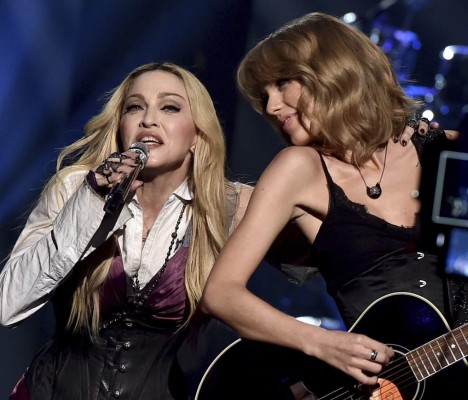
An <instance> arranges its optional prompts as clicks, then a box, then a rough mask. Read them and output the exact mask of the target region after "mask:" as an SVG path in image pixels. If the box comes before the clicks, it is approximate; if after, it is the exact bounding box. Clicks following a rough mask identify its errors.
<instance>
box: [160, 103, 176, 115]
mask: <svg viewBox="0 0 468 400" xmlns="http://www.w3.org/2000/svg"><path fill="white" fill-rule="evenodd" d="M161 110H162V111H164V112H166V113H168V114H175V113H178V112H179V111H180V107H179V106H176V105H174V104H165V105H163V106H162V107H161Z"/></svg>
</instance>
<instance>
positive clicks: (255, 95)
mask: <svg viewBox="0 0 468 400" xmlns="http://www.w3.org/2000/svg"><path fill="white" fill-rule="evenodd" d="M237 79H238V86H239V89H240V91H241V93H242V94H243V95H244V96H245V97H246V98H247V100H248V101H249V102H250V103H251V104H252V106H253V107H254V109H255V110H257V111H258V112H260V113H262V114H264V115H265V116H266V117H267V118H269V119H270V121H271V122H272V124H274V125H275V126H277V122H275V120H274V119H273V118H272V117H270V116H268V115H267V114H266V112H265V105H266V103H265V94H264V87H265V86H266V85H268V84H271V83H275V82H277V81H279V80H282V79H297V80H298V81H299V82H301V83H302V84H303V87H304V89H303V91H302V94H301V98H300V100H299V103H298V111H299V113H300V114H302V115H304V116H305V117H307V118H308V119H309V120H310V121H311V126H314V127H317V128H318V129H317V131H318V132H317V135H316V137H315V138H314V140H313V142H312V143H311V146H313V147H315V148H317V150H319V151H321V152H323V153H326V154H330V155H333V156H335V157H337V158H340V159H345V153H346V152H347V151H348V150H350V151H351V152H352V162H353V163H355V164H358V165H359V164H361V163H362V162H364V161H366V160H367V159H369V158H370V156H371V155H372V153H373V152H374V151H375V150H376V149H377V148H378V147H382V146H383V145H385V143H387V141H388V139H389V138H390V137H391V136H392V135H393V134H395V133H397V132H401V131H402V130H403V128H404V126H405V124H406V121H408V120H409V119H410V118H411V116H412V115H413V113H414V112H415V109H416V108H417V107H418V103H417V102H416V101H414V100H412V99H410V98H409V97H408V96H406V95H405V93H404V91H403V89H402V88H401V86H400V85H399V83H398V81H397V78H396V76H395V74H394V72H393V70H392V66H391V64H390V62H389V60H388V58H387V56H386V55H385V53H383V51H382V50H381V49H380V48H379V47H378V46H377V45H376V44H374V43H373V42H372V41H371V40H370V39H369V38H368V37H367V36H366V35H364V34H363V33H362V32H360V31H358V30H357V29H356V28H354V27H352V26H350V25H348V24H346V23H344V22H343V21H341V20H339V19H338V18H335V17H332V16H330V15H326V14H322V13H310V14H307V15H305V16H303V17H301V18H298V19H296V20H294V21H291V22H290V23H288V24H286V25H284V26H283V27H282V28H280V29H278V30H277V31H276V32H274V33H272V34H271V35H269V36H268V37H266V38H265V39H263V40H262V41H260V42H259V43H258V44H257V45H256V46H255V47H254V48H253V49H251V50H250V51H249V52H248V53H247V55H246V56H245V57H244V59H243V60H242V62H241V63H240V66H239V68H238V73H237Z"/></svg>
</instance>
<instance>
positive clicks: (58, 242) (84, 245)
mask: <svg viewBox="0 0 468 400" xmlns="http://www.w3.org/2000/svg"><path fill="white" fill-rule="evenodd" d="M86 174H87V171H77V172H72V173H70V174H69V175H68V176H66V177H65V181H64V185H63V186H62V188H61V190H60V193H59V195H58V196H54V195H52V193H53V191H54V190H56V189H55V188H56V187H55V186H52V188H51V189H50V190H49V191H48V193H47V194H46V195H45V196H42V197H41V199H40V200H39V202H38V204H37V206H36V207H35V208H34V210H33V211H32V213H31V214H30V216H29V218H28V221H27V222H26V225H25V227H24V229H23V231H22V232H21V234H20V236H19V238H18V240H17V242H16V244H15V246H14V248H13V251H12V253H11V255H10V258H9V260H8V262H7V263H6V264H5V266H4V268H3V270H2V272H1V274H0V323H2V324H3V325H9V326H11V325H15V324H17V323H19V322H20V321H22V320H23V319H25V318H27V317H28V316H30V315H31V314H33V313H34V312H35V311H37V310H38V309H39V308H41V307H42V306H43V305H44V304H45V303H46V302H47V301H48V300H49V299H50V297H51V293H52V292H53V290H54V289H55V288H56V287H57V286H58V285H59V284H60V283H61V282H62V281H63V279H64V278H65V277H66V276H67V275H68V274H69V273H70V271H71V270H72V269H73V267H74V265H75V264H76V263H77V262H78V261H80V260H81V259H83V258H85V257H86V256H88V255H89V254H90V253H91V252H92V251H93V250H95V249H96V248H97V247H99V246H100V245H101V244H102V243H103V242H104V241H105V240H106V239H107V238H108V237H109V236H110V235H112V234H113V233H116V234H117V237H118V241H119V245H120V248H121V250H122V257H123V264H124V269H125V271H126V272H127V274H128V275H130V276H133V275H134V273H135V272H136V271H137V270H138V269H139V281H140V285H141V287H143V285H144V284H146V283H147V282H148V281H149V279H151V277H152V276H153V275H154V274H155V273H156V272H157V271H158V270H159V269H160V268H161V266H162V265H163V263H164V259H165V258H166V255H167V251H168V248H169V245H170V241H171V234H172V232H173V231H174V227H175V225H176V222H177V219H178V217H179V214H180V210H181V207H182V200H183V201H190V200H191V199H192V194H191V193H190V191H189V189H188V185H187V182H183V183H182V184H181V185H180V186H179V187H178V188H177V189H176V190H175V191H174V193H173V194H172V195H171V196H170V197H169V199H168V200H167V201H166V203H165V204H164V206H163V208H162V210H161V212H160V213H159V215H158V217H157V219H156V221H155V223H154V226H153V227H152V229H151V231H150V234H149V237H148V238H147V240H146V244H145V246H144V247H142V230H143V212H142V209H141V207H140V205H139V204H138V201H137V199H136V198H134V199H132V200H131V202H130V203H129V204H128V205H127V206H125V207H123V209H122V212H121V213H120V214H119V216H118V218H117V220H116V221H115V223H113V224H112V226H109V227H108V229H100V230H98V228H99V227H100V225H101V223H102V221H103V218H104V215H105V212H104V210H103V206H104V201H103V199H102V198H100V197H99V196H97V195H96V194H95V193H94V192H93V191H92V190H91V189H90V187H89V186H88V185H86V184H85V183H84V177H85V176H86ZM189 210H190V207H187V208H186V212H185V215H184V218H182V220H181V223H180V227H179V230H178V235H177V237H178V240H181V239H182V238H183V236H184V234H185V231H186V229H187V225H188V223H189V221H190V215H189V214H190V211H189ZM101 232H102V233H101ZM156 238H158V240H156ZM173 251H175V248H174V249H173ZM172 255H173V252H172V254H171V256H172Z"/></svg>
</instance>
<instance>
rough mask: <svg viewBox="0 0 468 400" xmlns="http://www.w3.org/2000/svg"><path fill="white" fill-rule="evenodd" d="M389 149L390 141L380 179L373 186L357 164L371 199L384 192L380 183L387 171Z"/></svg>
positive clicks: (386, 147) (386, 148) (386, 146)
mask: <svg viewBox="0 0 468 400" xmlns="http://www.w3.org/2000/svg"><path fill="white" fill-rule="evenodd" d="M387 150H388V142H387V144H386V145H385V156H384V162H383V167H382V174H381V175H380V179H379V181H378V182H377V183H376V184H375V185H374V186H371V187H369V186H367V183H366V180H365V179H364V176H363V175H362V172H361V170H360V169H359V167H358V166H357V165H356V166H355V167H356V169H357V170H358V172H359V175H361V178H362V181H363V182H364V185H365V186H366V193H367V195H368V196H369V197H370V198H371V199H378V198H379V197H380V195H381V194H382V188H381V186H380V183H381V182H382V178H383V175H384V172H385V165H386V163H387Z"/></svg>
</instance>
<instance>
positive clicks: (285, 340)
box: [202, 13, 468, 399]
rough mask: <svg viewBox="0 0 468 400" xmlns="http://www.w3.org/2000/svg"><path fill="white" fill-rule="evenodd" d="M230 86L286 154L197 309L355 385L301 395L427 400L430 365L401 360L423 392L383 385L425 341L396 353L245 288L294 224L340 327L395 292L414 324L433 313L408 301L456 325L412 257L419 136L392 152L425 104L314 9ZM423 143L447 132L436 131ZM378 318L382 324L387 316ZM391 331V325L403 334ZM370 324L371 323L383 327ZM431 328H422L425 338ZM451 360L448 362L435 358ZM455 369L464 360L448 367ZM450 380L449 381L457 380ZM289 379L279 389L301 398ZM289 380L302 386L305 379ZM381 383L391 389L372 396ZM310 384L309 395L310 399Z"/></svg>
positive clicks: (428, 273) (370, 48)
mask: <svg viewBox="0 0 468 400" xmlns="http://www.w3.org/2000/svg"><path fill="white" fill-rule="evenodd" d="M238 83H239V87H240V90H241V92H242V93H243V95H244V96H245V97H246V98H247V99H248V100H249V102H250V103H251V104H252V106H253V107H254V108H255V110H257V111H258V112H259V113H261V114H263V115H264V116H265V117H266V118H267V119H268V120H269V121H270V122H271V123H272V125H273V126H274V127H276V128H277V129H278V130H279V131H280V132H281V134H282V135H283V136H284V138H285V139H286V140H287V142H288V144H289V145H290V146H289V147H287V148H286V149H284V150H283V151H281V152H280V153H279V154H278V155H277V156H276V157H275V158H274V160H273V161H272V162H271V164H270V165H269V166H268V167H267V169H266V170H265V171H264V173H263V174H262V176H261V178H260V180H259V182H258V184H257V185H256V188H255V190H254V193H253V195H252V198H251V200H250V203H249V206H248V209H247V212H246V214H245V217H244V219H243V220H242V222H241V223H240V225H239V226H238V228H237V229H236V231H235V232H234V234H233V235H232V237H231V238H230V239H229V240H228V242H227V244H226V245H225V247H224V248H223V250H222V252H221V254H220V257H219V258H218V260H217V262H216V263H215V266H214V268H213V270H212V273H211V274H210V277H209V279H208V282H207V286H206V288H205V291H204V295H203V299H202V307H203V308H204V310H205V311H206V312H208V313H210V314H213V315H215V316H216V317H218V318H219V319H221V320H223V321H224V322H226V323H228V324H229V325H231V326H232V327H233V328H234V329H235V330H236V331H237V332H238V333H239V334H240V336H241V337H243V338H245V339H250V340H253V341H259V342H266V343H268V344H273V345H279V346H281V348H289V349H291V350H292V351H294V352H296V353H298V354H300V355H302V356H303V355H304V354H305V355H306V356H313V357H306V358H309V359H312V358H315V359H318V360H321V361H324V362H325V363H326V364H329V365H331V366H332V367H333V368H334V369H336V370H338V371H340V372H341V373H343V375H347V376H350V377H351V378H353V381H354V382H355V384H354V385H352V386H351V388H350V389H349V391H348V392H346V393H342V394H340V395H339V396H334V395H332V396H331V397H327V396H328V395H327V396H325V395H323V396H322V393H313V394H308V396H309V398H327V399H328V398H339V399H342V398H343V399H344V398H346V399H348V398H349V399H351V398H353V399H355V398H368V397H370V396H374V398H376V396H380V398H385V396H386V397H387V398H390V396H393V397H391V398H405V399H406V398H424V399H429V398H434V397H431V396H434V395H435V393H436V392H435V391H434V390H430V389H429V388H427V387H426V388H424V387H421V385H420V384H419V382H420V378H421V377H420V376H418V374H417V373H416V372H415V369H417V368H420V369H423V371H424V373H423V375H432V371H428V368H429V367H428V366H427V365H420V364H418V363H417V362H416V363H413V364H411V362H409V364H408V365H409V375H408V379H409V380H410V381H412V382H413V383H414V384H415V385H416V386H417V389H414V390H413V391H412V392H409V393H411V394H409V395H408V394H406V393H407V392H405V387H406V386H408V382H407V381H405V382H404V383H400V382H401V381H398V382H397V380H396V379H392V376H391V375H390V376H386V378H385V379H383V378H382V373H383V371H384V370H385V367H386V366H387V365H388V364H389V363H390V362H391V360H395V359H399V358H400V357H399V356H400V355H403V354H405V353H406V351H407V350H409V349H408V346H417V345H420V344H422V343H418V342H417V341H416V343H411V344H409V345H408V346H403V349H402V350H400V349H399V348H398V346H393V343H392V342H387V341H386V340H383V339H379V337H378V335H377V336H376V334H375V333H374V331H372V334H365V332H363V333H361V332H353V330H352V329H351V332H342V331H328V330H324V329H322V328H320V327H317V326H313V325H309V324H306V323H304V322H301V321H299V320H297V319H295V318H292V317H291V316H289V315H286V314H284V313H283V312H281V311H279V310H277V309H275V308H274V307H272V306H270V305H269V304H267V303H266V302H264V301H263V300H261V299H260V298H258V297H257V296H255V295H254V294H253V293H251V292H250V291H249V290H248V289H247V287H246V286H247V282H248V280H249V278H250V277H251V275H252V274H253V272H254V271H255V269H256V268H257V266H258V265H259V264H260V262H261V261H262V259H263V258H264V255H265V254H266V253H267V251H268V249H269V247H270V246H271V245H272V243H273V241H274V240H275V238H276V236H277V235H278V233H279V232H280V231H281V230H282V228H283V227H284V226H285V225H286V224H287V223H288V222H290V221H294V222H295V223H296V224H297V225H298V226H299V227H300V228H301V230H302V231H303V232H304V234H305V235H306V236H307V238H308V239H309V241H310V243H311V250H312V253H313V255H314V259H315V261H314V265H315V266H317V267H319V269H320V271H321V273H322V275H323V276H324V278H325V280H326V283H327V289H328V291H329V293H330V294H331V295H332V296H333V297H334V299H335V300H336V302H337V305H338V307H339V309H340V311H341V314H342V316H343V319H344V321H345V323H346V324H347V326H348V328H351V327H352V326H353V324H355V322H356V321H359V320H361V317H362V314H363V313H364V314H366V313H367V311H368V307H369V306H371V305H377V306H378V305H379V304H383V303H380V301H379V299H384V298H385V299H388V298H389V297H388V296H389V295H391V294H395V293H405V294H407V297H408V299H409V300H410V301H409V303H411V305H410V306H408V307H405V306H404V302H403V303H399V304H400V307H401V308H402V309H403V310H410V309H414V310H416V311H415V312H416V317H415V319H416V320H418V321H425V320H429V319H431V318H432V317H431V318H429V317H428V318H426V319H424V315H428V314H424V312H423V311H421V307H418V304H416V305H414V304H413V303H414V302H413V300H414V299H417V300H418V301H416V303H418V302H419V300H420V301H421V304H424V305H427V306H428V309H430V310H431V312H432V314H431V315H432V316H435V317H434V318H433V319H435V318H436V317H440V319H441V320H443V321H445V320H448V322H450V323H451V322H452V320H451V317H450V313H449V307H448V304H449V303H448V301H447V298H446V294H445V292H446V289H445V280H444V277H443V276H442V274H441V268H440V267H439V265H438V262H437V261H438V260H437V257H436V256H434V255H431V254H427V253H426V252H424V250H423V249H419V248H417V240H416V239H417V238H416V216H417V214H418V211H419V209H420V203H419V200H418V198H417V197H418V195H417V189H418V188H419V180H420V174H421V157H422V150H423V146H422V145H421V140H422V139H421V137H420V136H418V135H414V137H413V138H412V140H411V141H408V142H407V143H406V145H405V146H400V145H399V144H398V132H401V131H402V130H403V127H404V126H405V124H406V121H408V120H409V119H410V118H411V116H412V115H414V113H415V111H416V110H417V108H418V106H419V104H417V102H415V101H414V100H413V99H410V98H409V97H408V96H406V95H405V93H404V91H403V89H402V88H401V87H400V85H399V84H398V81H397V79H396V77H395V74H394V72H393V70H392V68H391V65H390V63H389V61H388V59H387V57H386V56H385V54H384V53H383V52H382V51H381V49H379V48H378V46H376V45H375V44H374V43H373V42H372V41H371V40H370V39H369V38H368V37H367V36H365V35H364V34H363V33H361V32H359V31H358V30H356V29H355V28H353V27H351V26H349V25H347V24H346V23H344V22H342V21H340V20H339V19H337V18H334V17H331V16H328V15H325V14H321V13H312V14H308V15H305V16H304V17H302V18H299V19H297V20H294V21H292V22H290V23H288V24H287V25H285V26H283V27H281V28H280V29H279V30H277V31H276V32H274V33H273V34H271V35H269V36H268V37H267V38H265V39H264V40H263V41H261V42H260V43H259V44H257V45H256V46H255V47H254V48H253V49H252V50H251V51H250V52H249V53H248V54H247V55H246V56H245V58H244V60H243V61H242V63H241V65H240V67H239V70H238ZM429 134H430V136H432V137H437V138H439V137H441V138H443V137H444V135H443V131H439V130H435V129H431V130H430V131H429ZM383 305H385V304H383ZM377 308H378V307H377ZM384 309H385V307H383V306H382V311H381V313H380V315H381V317H383V319H384V321H385V319H386V315H385V314H383V313H384V311H383V310H384ZM387 309H388V307H387ZM389 309H390V310H392V311H395V312H396V311H398V310H396V307H389ZM431 312H429V313H431ZM362 319H363V320H364V319H365V318H363V317H362ZM389 320H390V315H389V316H388V318H387V321H386V322H389ZM398 323H399V322H396V323H395V324H394V325H391V324H390V328H389V329H392V328H394V330H397V328H398V326H397V324H398ZM367 325H368V326H371V327H373V328H378V327H379V324H378V323H377V322H376V323H367ZM375 325H377V326H375ZM387 325H388V324H387ZM382 326H383V325H382ZM433 326H434V324H432V325H430V326H423V325H420V328H421V330H422V331H424V332H426V333H427V331H428V330H431V329H433ZM447 328H448V327H447ZM451 328H452V327H451ZM431 333H432V331H431ZM441 333H443V332H441ZM458 333H459V334H460V335H461V336H460V337H461V339H462V343H459V342H455V343H454V342H453V341H450V340H449V341H448V342H447V341H446V344H445V345H440V344H438V346H439V347H438V348H437V349H434V348H433V347H431V352H432V353H433V354H432V353H431V355H430V360H429V361H430V362H431V364H432V369H433V370H434V372H439V370H442V369H444V370H445V366H446V364H447V365H448V364H451V363H452V359H454V360H458V359H460V358H463V357H464V355H465V354H467V353H468V341H467V340H465V338H464V336H463V335H464V331H462V332H458ZM410 336H411V337H412V338H414V337H415V336H418V335H417V334H414V333H412V334H411V335H410ZM436 337H437V335H436V336H434V337H433V338H434V339H435V338H436ZM385 338H386V337H385ZM376 339H377V340H376ZM431 339H432V338H431ZM466 339H468V337H467V338H466ZM384 343H385V344H384ZM454 346H455V347H454ZM460 346H461V347H460ZM463 346H464V347H463ZM447 349H448V352H449V353H450V354H448V352H446V351H447ZM465 351H466V353H465ZM266 353H268V352H266ZM410 355H411V354H409V353H408V355H407V357H403V361H406V360H407V358H408V357H409V356H410ZM450 357H451V359H449V360H448V361H450V362H448V361H447V362H445V361H444V360H442V359H445V360H447V359H448V358H450ZM284 360H285V359H284ZM284 363H286V361H285V362H284ZM284 363H283V364H284ZM292 363H294V361H293V362H292ZM399 363H400V364H401V362H400V361H399ZM296 366H297V365H296ZM462 367H463V364H462V363H458V364H457V367H455V368H458V369H460V370H462ZM451 371H452V374H451V375H452V376H453V375H456V373H459V371H458V370H457V371H453V368H452V370H451ZM321 372H322V374H320V373H321ZM426 372H431V373H430V374H429V373H426ZM295 373H296V372H295ZM295 373H294V374H295ZM294 374H291V375H289V376H288V378H289V380H287V381H288V385H289V384H290V383H291V385H290V386H291V387H292V388H294V389H295V388H297V385H293V383H295V382H294V381H293V376H292V375H294ZM461 374H462V375H460V376H461V378H459V380H458V381H457V382H456V383H455V382H453V381H452V382H450V384H448V385H446V386H445V387H444V390H445V392H444V393H445V394H444V396H443V398H447V399H458V398H466V397H464V396H466V393H462V392H460V391H461V390H463V386H465V385H466V383H465V381H467V379H466V378H467V377H468V374H467V372H466V371H465V370H462V371H461ZM324 375H325V369H323V370H319V371H315V372H314V375H313V379H315V381H321V380H323V379H324ZM445 375H446V374H445V372H443V373H441V374H437V377H435V378H433V379H432V381H439V382H438V383H437V387H438V388H440V387H441V386H440V385H442V383H443V382H445V381H444V380H443V379H442V377H443V378H445ZM294 376H296V375H294ZM425 377H426V376H424V377H423V379H425ZM297 380H298V381H299V382H306V380H307V377H299V378H297ZM383 382H385V384H384V383H383ZM375 385H377V386H379V385H380V387H381V389H383V388H384V386H385V387H386V388H387V389H388V390H387V392H385V391H382V392H380V393H378V394H377V392H375V390H374V389H375V387H376V386H375ZM399 385H400V386H399ZM305 387H306V388H307V391H306V392H305V393H309V391H310V392H314V390H313V389H311V388H310V387H308V385H307V384H306V385H305ZM339 387H340V388H341V385H339ZM396 391H397V392H399V393H400V397H397V394H396ZM351 392H352V393H351ZM349 393H351V394H349ZM288 395H292V394H291V393H289V394H288ZM301 396H302V395H301V394H299V393H297V394H296V395H294V396H293V398H301ZM319 396H322V397H319ZM340 396H342V397H340ZM348 396H349V397H348ZM353 396H354V397H353ZM361 396H363V397H361ZM422 396H423V397H422ZM460 396H461V397H460ZM245 397H246V396H244V398H245ZM279 397H280V396H279ZM268 398H270V397H268ZM283 398H287V397H283ZM435 398H440V397H439V396H438V397H435Z"/></svg>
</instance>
